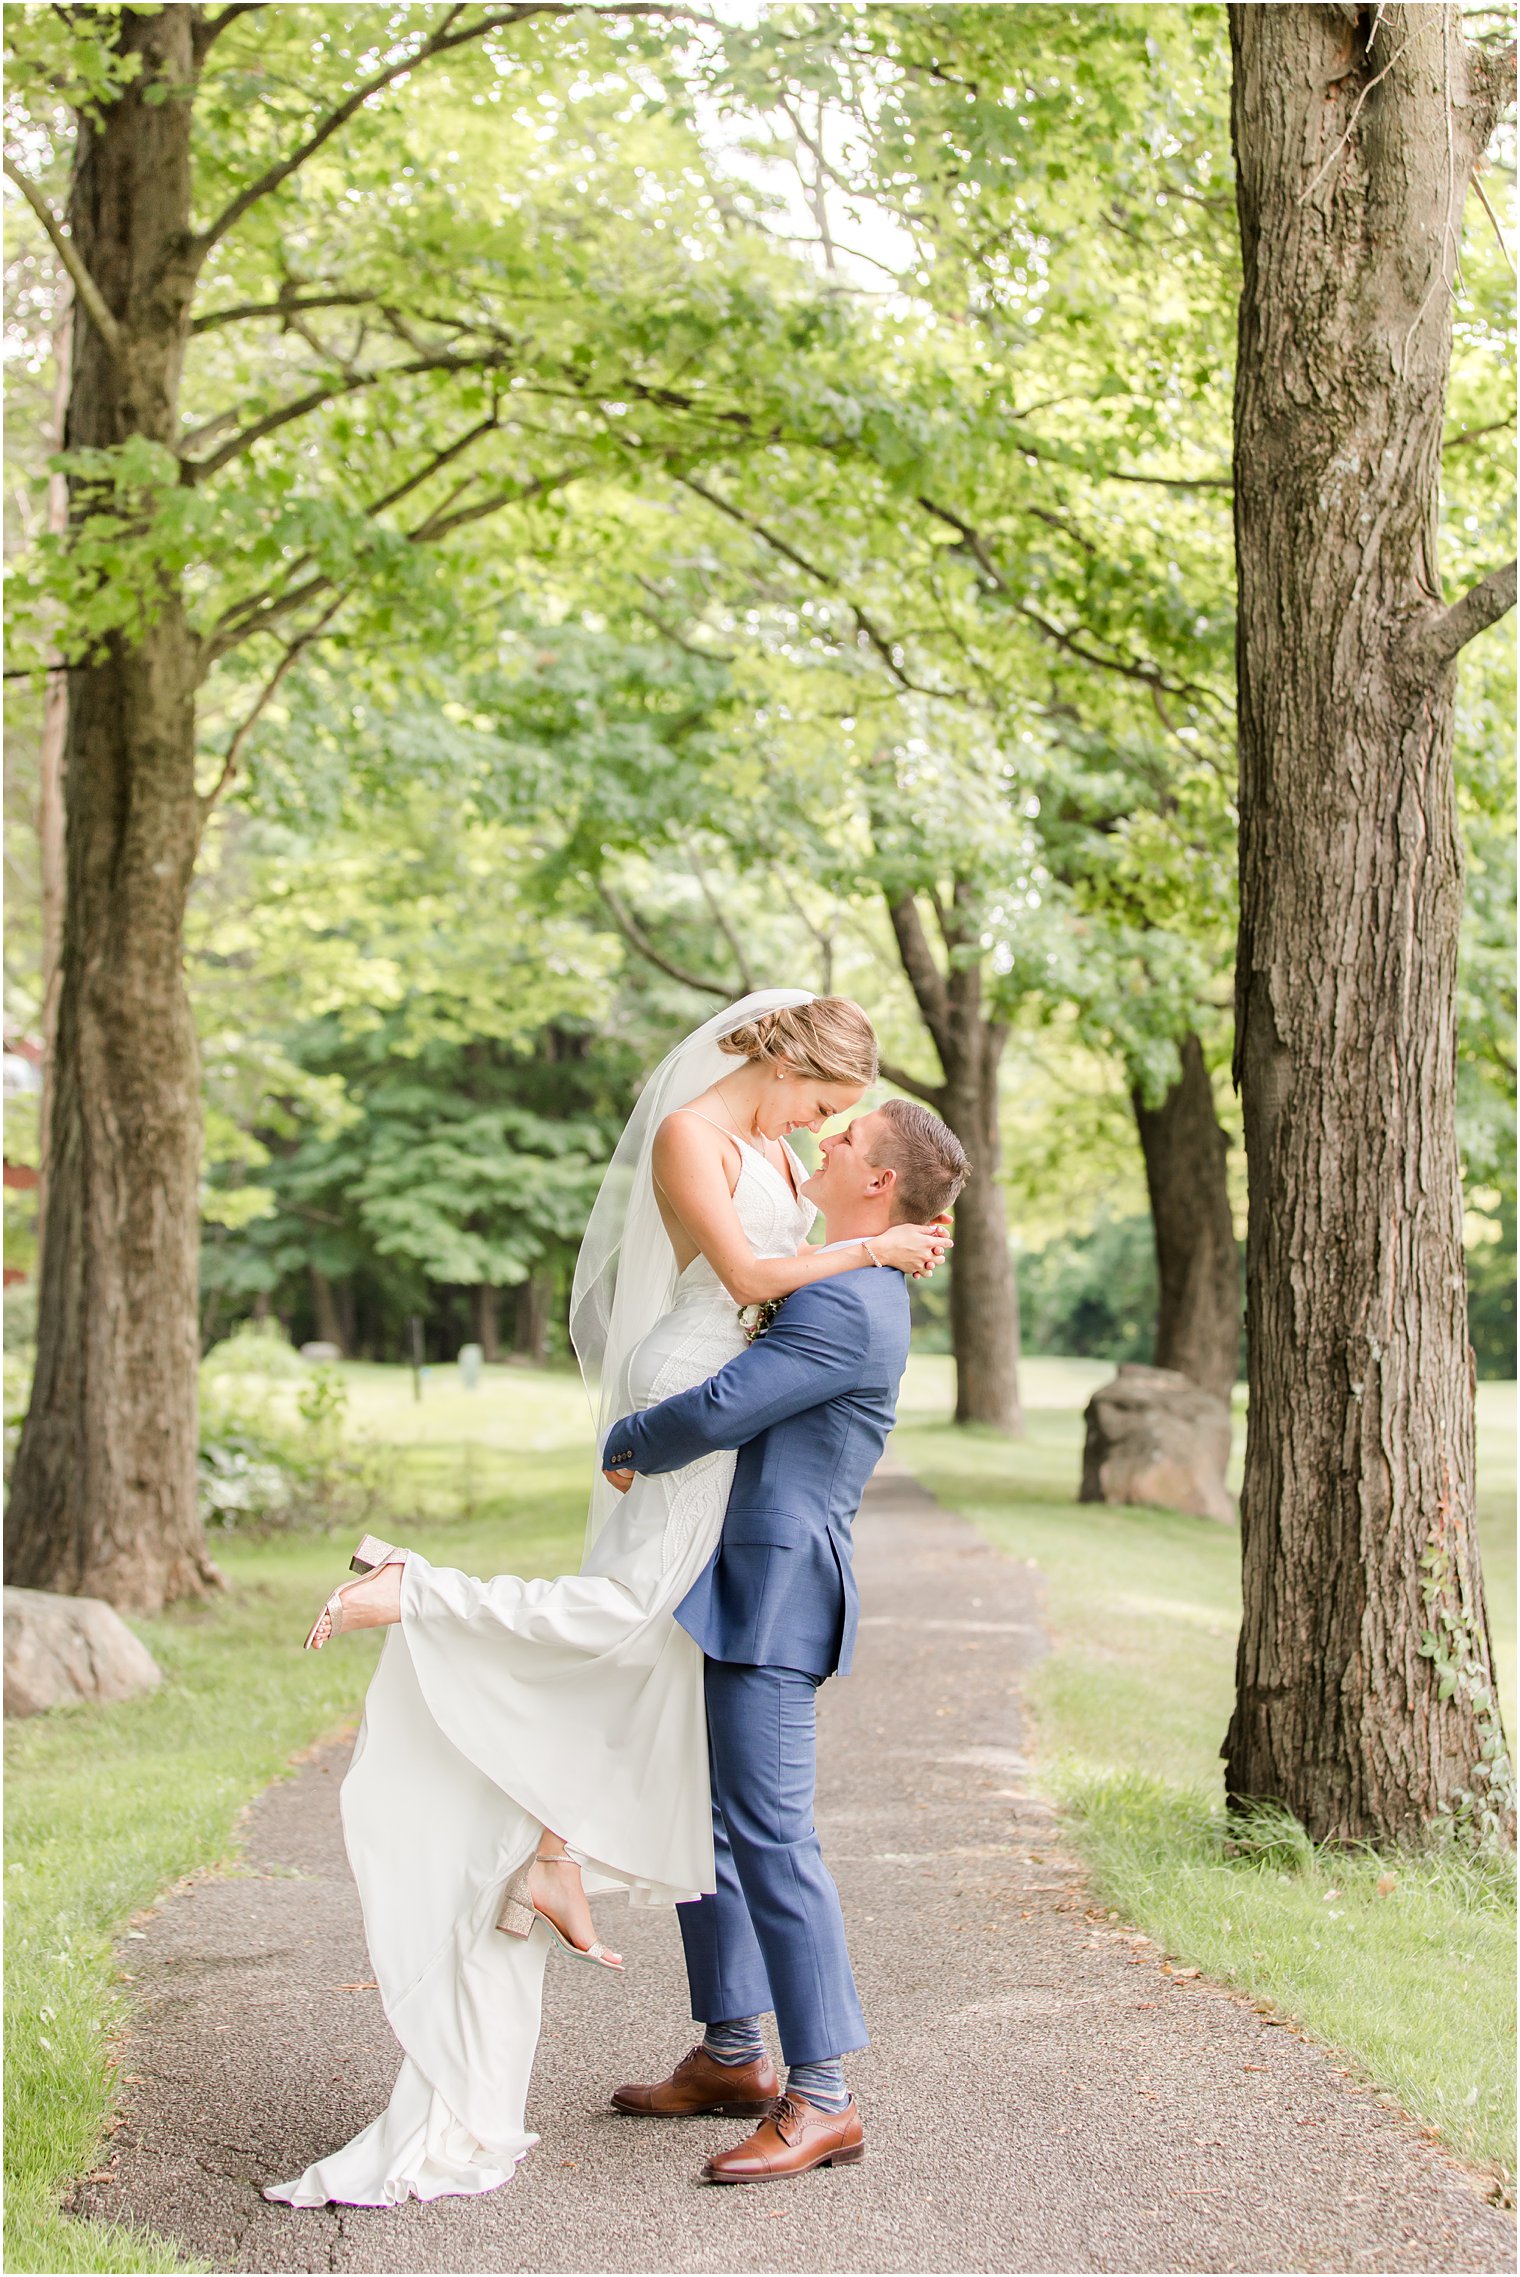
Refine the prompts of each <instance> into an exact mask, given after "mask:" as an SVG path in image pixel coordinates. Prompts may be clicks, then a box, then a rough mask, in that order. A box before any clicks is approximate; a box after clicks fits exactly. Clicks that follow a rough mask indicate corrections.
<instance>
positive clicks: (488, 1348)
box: [473, 1281, 501, 1360]
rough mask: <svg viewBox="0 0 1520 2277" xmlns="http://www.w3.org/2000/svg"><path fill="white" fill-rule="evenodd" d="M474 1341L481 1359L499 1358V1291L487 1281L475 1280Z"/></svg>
mask: <svg viewBox="0 0 1520 2277" xmlns="http://www.w3.org/2000/svg"><path fill="white" fill-rule="evenodd" d="M473 1307H474V1314H475V1341H476V1343H477V1344H478V1345H479V1346H480V1356H481V1358H482V1359H483V1360H499V1359H500V1358H501V1291H500V1289H493V1288H492V1286H491V1284H490V1282H489V1281H477V1282H476V1284H475V1288H474V1291H473Z"/></svg>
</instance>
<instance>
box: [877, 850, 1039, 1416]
mask: <svg viewBox="0 0 1520 2277" xmlns="http://www.w3.org/2000/svg"><path fill="white" fill-rule="evenodd" d="M969 902H970V895H969V890H968V889H966V888H964V887H962V886H961V885H960V884H959V883H957V885H956V887H955V890H954V894H953V897H952V901H951V905H950V907H949V909H947V910H946V909H941V910H940V911H939V913H938V923H939V926H940V931H941V934H942V936H943V938H944V944H945V951H946V956H947V960H948V969H947V970H944V971H942V970H941V968H940V965H939V961H938V959H937V958H936V957H935V955H934V952H933V950H932V949H931V947H930V945H929V937H928V934H927V933H926V931H925V929H924V922H923V918H922V917H921V915H920V913H919V908H918V903H917V900H916V899H915V898H914V896H913V895H911V894H907V895H902V896H899V897H898V898H897V899H895V900H891V901H889V902H888V910H889V913H890V916H891V919H892V930H893V933H894V935H895V936H896V940H897V947H898V953H899V955H900V957H901V959H902V966H903V971H904V972H905V973H906V975H907V978H908V984H909V986H910V987H911V989H912V991H913V995H914V999H915V1001H916V1003H917V1005H918V1009H919V1012H920V1013H921V1015H922V1017H923V1021H924V1025H925V1027H926V1028H927V1029H928V1031H929V1034H930V1037H931V1038H932V1040H933V1043H934V1048H935V1050H936V1052H937V1053H938V1054H939V1062H940V1066H941V1068H942V1070H943V1071H944V1079H943V1081H942V1082H940V1083H937V1084H934V1083H925V1082H923V1081H921V1080H920V1079H919V1078H918V1077H916V1076H913V1075H909V1074H907V1073H905V1072H904V1071H903V1070H902V1069H901V1068H896V1067H883V1069H882V1073H883V1074H884V1075H885V1076H886V1077H887V1078H888V1080H889V1082H893V1083H896V1084H897V1085H898V1086H899V1087H900V1088H901V1089H903V1090H905V1091H912V1092H914V1093H915V1094H916V1095H917V1097H919V1098H920V1099H923V1100H925V1101H926V1102H927V1104H928V1105H930V1106H931V1107H933V1108H934V1110H935V1112H936V1113H937V1114H940V1115H943V1117H944V1119H945V1121H946V1122H947V1123H948V1124H949V1125H950V1128H951V1129H952V1130H953V1131H954V1132H955V1134H956V1137H957V1138H958V1139H959V1140H960V1142H961V1144H962V1145H963V1146H964V1147H965V1149H966V1152H967V1154H968V1155H969V1156H970V1158H971V1165H972V1169H971V1176H970V1178H969V1179H968V1180H967V1182H966V1188H965V1191H964V1193H963V1194H962V1195H961V1198H960V1200H959V1201H958V1202H957V1203H956V1205H955V1247H954V1249H953V1251H952V1253H951V1258H950V1332H951V1339H952V1342H953V1345H954V1349H955V1420H956V1422H957V1423H987V1424H991V1425H992V1426H993V1427H994V1428H995V1429H997V1430H1000V1431H1008V1432H1011V1433H1015V1434H1017V1433H1019V1432H1021V1431H1022V1430H1023V1428H1024V1414H1023V1408H1022V1405H1021V1403H1020V1400H1019V1298H1018V1284H1017V1282H1016V1281H1015V1279H1014V1272H1013V1259H1012V1257H1011V1256H1010V1254H1009V1248H1008V1222H1007V1218H1006V1215H1005V1213H1004V1207H1003V1189H1002V1186H1001V1185H1000V1183H999V1180H998V1168H999V1164H1000V1162H1001V1158H1002V1144H1001V1140H1000V1136H999V1132H998V1066H999V1063H1000V1061H1001V1059H1002V1054H1003V1045H1004V1042H1005V1040H1006V1037H1007V1029H1006V1027H1005V1025H1004V1024H1003V1022H1002V1021H1000V1020H997V1019H995V1018H993V1017H991V1016H990V1015H989V1014H988V1012H987V1010H986V1005H985V992H984V989H983V983H982V968H981V963H980V960H979V959H978V958H976V957H974V956H966V955H964V954H963V953H962V952H964V951H965V950H966V949H967V948H968V947H969V945H970V943H969V937H968V926H969Z"/></svg>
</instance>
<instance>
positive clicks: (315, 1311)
mask: <svg viewBox="0 0 1520 2277" xmlns="http://www.w3.org/2000/svg"><path fill="white" fill-rule="evenodd" d="M311 1312H312V1319H313V1321H314V1322H315V1324H316V1330H317V1335H318V1336H319V1337H320V1339H321V1341H322V1342H323V1343H324V1344H335V1345H336V1346H337V1348H338V1350H339V1351H340V1352H341V1353H342V1354H343V1356H344V1358H345V1359H347V1358H348V1357H349V1355H350V1352H351V1350H352V1345H353V1335H352V1328H351V1326H348V1325H345V1322H344V1319H343V1310H342V1307H341V1306H340V1305H339V1302H338V1292H337V1291H336V1290H335V1289H334V1287H333V1285H332V1283H331V1281H330V1280H329V1279H328V1277H327V1275H326V1274H325V1273H323V1272H320V1271H319V1270H318V1268H317V1267H316V1266H315V1265H313V1266H312V1268H311Z"/></svg>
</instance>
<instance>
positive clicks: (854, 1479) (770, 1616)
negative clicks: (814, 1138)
mask: <svg viewBox="0 0 1520 2277" xmlns="http://www.w3.org/2000/svg"><path fill="white" fill-rule="evenodd" d="M822 1151H823V1167H822V1169H820V1170H819V1171H818V1172H817V1173H816V1175H815V1176H813V1177H812V1178H810V1179H809V1180H808V1181H807V1183H806V1184H805V1185H804V1187H803V1189H802V1191H803V1192H804V1193H805V1194H806V1195H807V1196H808V1197H809V1198H810V1199H811V1200H812V1201H814V1202H816V1203H817V1204H818V1206H819V1208H820V1209H821V1210H822V1212H823V1217H824V1225H825V1229H826V1232H827V1236H828V1239H829V1241H830V1242H843V1241H862V1242H866V1243H868V1242H869V1241H870V1239H871V1236H872V1235H873V1234H880V1233H882V1232H884V1231H885V1230H886V1228H887V1227H888V1226H889V1225H891V1224H893V1223H894V1222H897V1221H902V1222H907V1223H919V1224H927V1223H928V1222H929V1221H930V1220H931V1219H933V1218H934V1217H936V1216H937V1215H938V1214H939V1212H940V1211H941V1210H945V1209H948V1208H949V1206H950V1204H951V1203H952V1202H953V1201H954V1199H955V1197H956V1195H957V1194H958V1193H959V1192H960V1190H961V1187H962V1186H963V1185H964V1184H965V1181H966V1176H967V1172H968V1169H969V1165H968V1164H967V1161H966V1157H965V1154H964V1153H963V1151H962V1149H961V1146H960V1142H959V1141H958V1140H957V1138H956V1137H955V1135H954V1133H953V1132H952V1131H951V1130H950V1129H949V1128H948V1126H947V1125H946V1124H944V1123H942V1122H940V1121H939V1119H938V1117H937V1116H934V1115H931V1114H930V1113H929V1111H928V1109H927V1108H925V1107H920V1106H917V1105H916V1104H914V1103H913V1102H912V1101H910V1100H906V1099H889V1100H888V1101H887V1102H886V1104H885V1105H884V1106H881V1107H878V1108H876V1109H874V1110H873V1111H872V1112H871V1113H869V1114H865V1115H860V1116H857V1117H856V1119H855V1121H854V1122H852V1123H851V1124H850V1125H849V1126H848V1127H847V1128H846V1129H845V1130H843V1131H841V1132H840V1133H839V1134H838V1135H837V1136H836V1137H833V1138H826V1139H824V1140H823V1141H822ZM907 1356H908V1291H907V1287H906V1284H905V1282H904V1280H903V1277H902V1275H901V1274H900V1273H897V1272H894V1271H892V1270H890V1269H886V1268H878V1267H875V1266H872V1265H870V1264H869V1263H867V1264H865V1265H863V1266H862V1268H861V1269H860V1270H858V1271H854V1272H848V1273H841V1274H838V1275H837V1276H835V1278H833V1279H832V1280H827V1281H815V1282H813V1283H812V1284H811V1286H809V1287H807V1288H804V1289H799V1290H797V1291H796V1292H795V1294H794V1295H792V1296H790V1297H788V1298H787V1299H786V1301H785V1303H784V1304H783V1306H782V1308H781V1310H780V1312H779V1313H778V1314H777V1316H776V1318H775V1321H774V1322H773V1324H772V1325H771V1327H770V1328H769V1330H768V1331H767V1332H766V1334H765V1335H764V1336H762V1337H760V1338H759V1339H758V1340H757V1341H756V1342H755V1343H753V1344H752V1345H751V1346H750V1347H749V1349H748V1351H746V1352H742V1353H741V1354H740V1355H739V1357H738V1358H737V1359H736V1360H731V1361H730V1362H729V1363H728V1365H727V1367H725V1368H720V1369H719V1371H718V1373H717V1374H716V1375H715V1376H712V1377H710V1378H709V1379H708V1381H707V1382H705V1383H702V1384H698V1385H697V1386H696V1387H695V1388H694V1389H693V1390H691V1391H688V1392H682V1393H680V1394H679V1395H678V1396H677V1397H676V1398H674V1399H667V1400H662V1401H661V1402H660V1404H659V1405H658V1406H657V1407H651V1408H648V1409H646V1410H645V1411H644V1412H643V1413H642V1414H640V1415H630V1416H627V1417H625V1418H624V1420H623V1421H622V1422H621V1423H618V1424H616V1425H615V1426H614V1427H613V1429H612V1431H611V1433H610V1434H609V1436H608V1439H607V1443H606V1447H605V1450H604V1452H603V1457H602V1460H603V1462H604V1464H605V1465H606V1471H607V1476H608V1477H609V1478H610V1479H612V1481H613V1483H614V1484H615V1485H618V1486H622V1487H626V1486H627V1485H628V1484H629V1482H630V1480H631V1479H632V1477H633V1476H634V1474H635V1473H637V1472H640V1471H645V1472H654V1471H672V1470H679V1469H681V1468H682V1467H683V1466H684V1465H685V1464H687V1463H691V1462H695V1461H696V1460H697V1459H698V1457H700V1456H702V1455H706V1454H711V1453H712V1452H713V1451H714V1450H715V1449H718V1448H722V1447H736V1448H737V1449H738V1450H739V1460H738V1465H737V1468H736V1470H735V1473H734V1483H733V1489H732V1492H731V1493H730V1495H729V1501H728V1512H727V1516H726V1517H725V1519H724V1522H723V1532H722V1536H721V1538H720V1540H719V1543H718V1547H717V1549H716V1551H715V1552H714V1554H713V1557H712V1559H711V1561H710V1563H709V1564H708V1566H707V1568H706V1570H705V1571H704V1572H703V1573H702V1574H701V1575H700V1576H699V1578H698V1580H697V1581H696V1583H695V1585H694V1586H693V1588H692V1589H691V1590H690V1592H689V1593H688V1595H687V1596H686V1597H685V1598H684V1599H683V1600H682V1602H681V1604H680V1605H679V1606H678V1607H677V1609H676V1619H677V1620H678V1621H679V1622H680V1624H681V1626H682V1627H683V1628H684V1629H686V1630H687V1631H688V1632H689V1634H690V1635H691V1636H693V1637H694V1638H695V1639H696V1641H697V1643H698V1644H699V1645H700V1646H701V1647H702V1650H703V1653H704V1655H705V1656H706V1692H707V1730H708V1745H709V1749H710V1753H711V1760H712V1792H713V1847H714V1851H715V1854H716V1860H715V1862H716V1881H717V1887H716V1889H715V1890H714V1891H713V1893H712V1894H711V1895H710V1896H708V1897H703V1898H698V1899H696V1900H694V1901H693V1902H692V1903H690V1904H687V1905H683V1906H680V1907H679V1908H678V1909H677V1910H678V1913H679V1917H680V1923H681V1937H682V1942H683V1943H684V1945H685V1948H686V1973H687V1978H688V1981H689V1983H690V1986H691V2007H692V2014H693V2016H694V2017H696V2018H697V2019H698V2020H699V2021H701V2022H702V2023H703V2024H704V2026H705V2032H704V2036H703V2040H702V2043H701V2045H700V2046H699V2047H696V2048H693V2050H692V2051H691V2053H690V2055H688V2056H687V2057H685V2058H684V2060H683V2061H682V2062H681V2063H679V2064H678V2065H677V2066H676V2069H675V2071H674V2072H673V2073H672V2074H671V2076H670V2077H669V2078H668V2079H665V2080H661V2081H660V2082H659V2084H658V2085H656V2086H652V2087H620V2088H619V2089H618V2090H617V2092H616V2094H615V2095H614V2096H613V2098H612V2100H613V2103H614V2104H615V2105H616V2107H617V2109H618V2110H620V2111H626V2112H630V2113H636V2114H640V2115H647V2116H659V2115H664V2116H671V2117H683V2118H685V2117H694V2116H697V2115H699V2114H703V2113H715V2112H723V2113H726V2114H728V2115H730V2116H735V2117H737V2116H741V2115H743V2116H748V2117H759V2118H760V2119H761V2124H760V2126H759V2127H758V2128H757V2129H756V2130H755V2132H754V2133H753V2134H752V2135H751V2136H749V2138H748V2139H747V2140H746V2141H745V2142H742V2143H740V2144H739V2145H738V2146H737V2148H736V2149H733V2150H728V2151H720V2152H718V2153H717V2154H716V2156H714V2157H713V2158H710V2159H709V2160H708V2161H707V2164H706V2165H705V2167H704V2168H703V2170H702V2171H703V2173H704V2175H705V2176H706V2178H707V2180H708V2181H710V2182H770V2181H774V2180H777V2179H778V2178H780V2177H782V2176H784V2175H791V2174H801V2173H804V2172H805V2171H806V2170H807V2169H808V2168H809V2167H814V2166H827V2165H843V2164H845V2163H847V2162H850V2161H853V2160H855V2159H858V2158H861V2157H863V2155H864V2150H865V2145H864V2139H863V2133H862V2128H861V2123H860V2113H859V2111H858V2110H857V2109H856V2106H855V2102H854V2099H853V2097H852V2096H851V2095H850V2092H849V2090H848V2088H847V2087H846V2085H845V2079H844V2069H843V2065H842V2063H841V2061H840V2058H841V2057H842V2056H843V2055H845V2054H847V2053H848V2052H849V2051H850V2050H852V2049H856V2048H863V2047H864V2046H865V2045H866V2039H867V2034H866V2028H865V2021H864V2018H863V2017H862V2015H861V2012H860V2001H859V1999H858V1997H857V1995H856V1991H855V1979H854V1976H853V1974H852V1973H851V1969H850V1958H849V1954H848V1952H847V1950H846V1947H845V1936H844V1920H843V1917H842V1915H841V1912H840V1906H839V1893H838V1891H837V1890H836V1888H835V1886H834V1883H833V1880H832V1878H831V1876H830V1875H829V1872H828V1870H827V1868H826V1867H825V1865H824V1863H823V1858H822V1854H821V1852H820V1850H819V1847H818V1837H817V1835H816V1833H815V1832H814V1830H813V1789H814V1778H815V1758H816V1743H815V1724H814V1700H815V1695H816V1693H817V1690H818V1687H819V1685H820V1684H821V1683H822V1682H823V1681H824V1679H825V1678H826V1677H828V1676H831V1675H833V1673H834V1672H835V1670H836V1669H837V1670H838V1671H839V1672H840V1673H841V1674H844V1673H847V1672H848V1669H849V1666H850V1659H851V1654H852V1650H853V1646H854V1641H855V1625H856V1618H857V1599H856V1590H855V1578H854V1574H853V1571H852V1566H851V1524H852V1521H853V1519H854V1516H855V1512H856V1511H857V1509H858V1508H859V1506H860V1496H861V1492H862V1489H863V1488H864V1486H865V1483H866V1480H867V1479H868V1478H869V1477H870V1475H871V1472H872V1471H873V1469H874V1468H875V1466H876V1462H877V1459H878V1457H879V1456H880V1454H881V1451H882V1448H883V1446H884V1445H885V1444H886V1439H887V1434H888V1432H889V1431H890V1430H891V1428H892V1424H893V1421H894V1420H895V1413H896V1400H897V1388H898V1385H899V1383H900V1381H901V1379H902V1372H903V1365H904V1363H905V1361H906V1359H907ZM767 2009H773V2010H774V2011H775V2016H776V2024H777V2029H778V2031H779V2033H780V2038H781V2049H782V2053H783V2055H784V2056H785V2058H786V2062H787V2067H788V2071H787V2088H786V2093H785V2095H780V2094H779V2092H778V2091H779V2088H780V2082H779V2080H778V2079H777V2077H776V2073H775V2069H774V2067H773V2066H772V2064H771V2061H770V2058H769V2056H768V2055H767V2054H766V2052H765V2047H764V2043H763V2041H762V2040H761V2037H760V2018H761V2016H762V2014H763V2013H764V2012H765V2011H766V2010H767Z"/></svg>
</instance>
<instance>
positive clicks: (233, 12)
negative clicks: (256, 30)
mask: <svg viewBox="0 0 1520 2277" xmlns="http://www.w3.org/2000/svg"><path fill="white" fill-rule="evenodd" d="M265 5H266V0H232V5H231V6H230V7H227V8H223V9H222V10H221V12H220V14H218V15H215V16H204V17H202V19H201V21H200V23H199V25H198V26H197V27H196V30H195V33H194V45H195V60H196V62H197V63H204V62H205V60H206V57H207V56H208V55H209V54H210V53H211V50H212V48H213V47H214V46H215V45H216V43H217V41H218V40H219V39H220V38H221V36H222V34H223V32H224V31H226V29H227V27H228V26H229V25H230V24H233V23H235V22H236V21H237V19H238V17H239V16H252V15H256V14H257V13H258V11H259V10H260V9H261V8H262V7H264V6H265Z"/></svg>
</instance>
